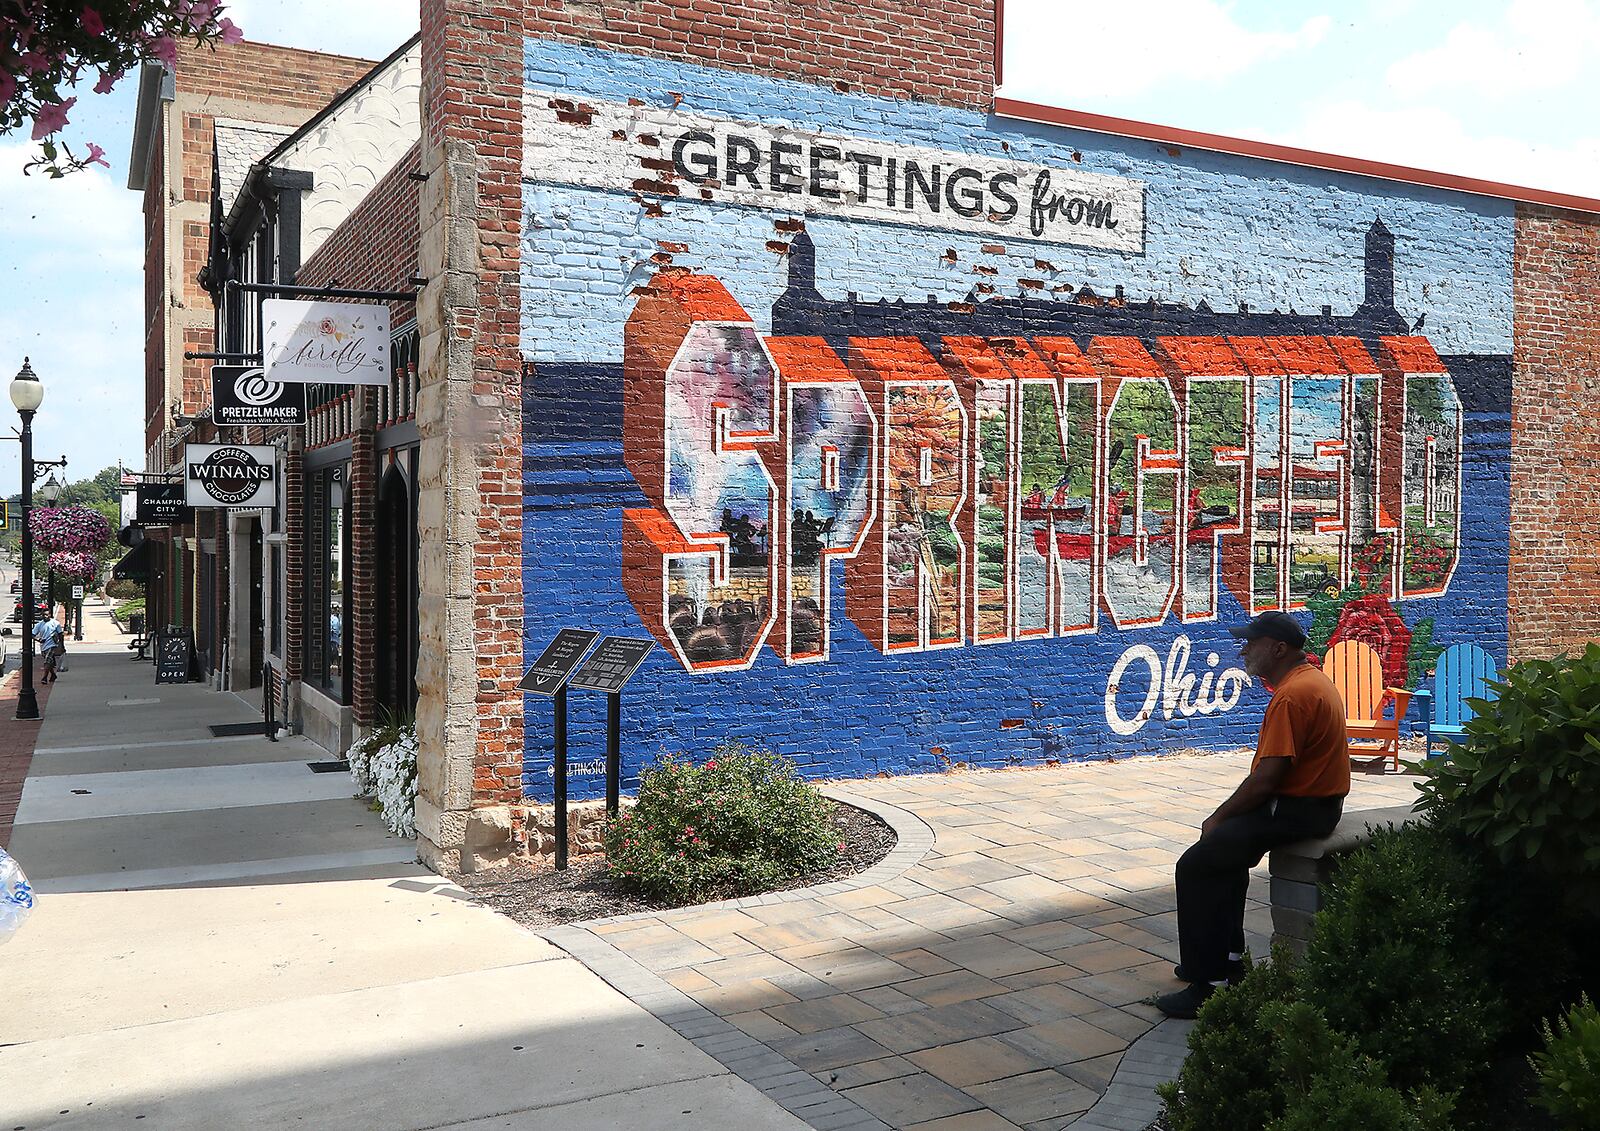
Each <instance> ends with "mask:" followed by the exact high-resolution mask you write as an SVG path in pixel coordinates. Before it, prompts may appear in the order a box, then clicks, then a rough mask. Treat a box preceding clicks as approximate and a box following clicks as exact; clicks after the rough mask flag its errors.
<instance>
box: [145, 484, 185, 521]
mask: <svg viewBox="0 0 1600 1131" xmlns="http://www.w3.org/2000/svg"><path fill="white" fill-rule="evenodd" d="M133 498H134V504H133V505H134V516H135V519H136V520H137V521H138V523H139V525H140V526H183V525H185V524H186V523H190V522H193V521H194V511H193V510H192V509H190V507H189V504H188V502H187V500H186V496H185V493H184V489H183V484H182V483H141V484H139V485H138V486H137V487H135V488H134V489H133Z"/></svg>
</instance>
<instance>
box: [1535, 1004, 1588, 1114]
mask: <svg viewBox="0 0 1600 1131" xmlns="http://www.w3.org/2000/svg"><path fill="white" fill-rule="evenodd" d="M1542 1028H1543V1032H1544V1046H1545V1047H1544V1050H1543V1051H1542V1052H1537V1053H1535V1054H1534V1055H1533V1057H1532V1061H1533V1068H1534V1071H1535V1072H1537V1073H1538V1074H1539V1106H1540V1107H1542V1108H1544V1109H1545V1110H1546V1111H1548V1112H1549V1113H1550V1114H1551V1115H1553V1116H1555V1117H1556V1119H1558V1120H1560V1122H1561V1126H1562V1127H1564V1128H1569V1129H1570V1131H1596V1129H1600V1010H1597V1009H1595V1007H1594V1003H1593V1002H1591V1001H1590V1000H1589V998H1588V996H1587V995H1582V996H1580V997H1579V998H1578V1001H1577V1004H1575V1005H1574V1006H1573V1007H1572V1008H1571V1009H1569V1010H1568V1011H1567V1013H1566V1015H1565V1016H1562V1017H1557V1018H1556V1024H1555V1029H1554V1030H1553V1031H1552V1030H1551V1027H1550V1023H1549V1022H1548V1021H1546V1022H1544V1024H1543V1026H1542Z"/></svg>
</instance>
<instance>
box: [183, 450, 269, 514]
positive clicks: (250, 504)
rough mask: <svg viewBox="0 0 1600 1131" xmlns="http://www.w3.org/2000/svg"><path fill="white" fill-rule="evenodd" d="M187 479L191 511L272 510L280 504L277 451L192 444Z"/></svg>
mask: <svg viewBox="0 0 1600 1131" xmlns="http://www.w3.org/2000/svg"><path fill="white" fill-rule="evenodd" d="M183 466H184V478H185V480H186V482H187V484H188V487H187V495H188V499H189V505H190V506H191V507H244V508H248V509H250V510H256V509H260V508H266V507H272V506H274V505H276V503H277V501H278V450H277V449H276V448H272V447H245V446H244V445H242V444H190V445H189V448H188V450H187V451H186V452H185V453H184V459H183Z"/></svg>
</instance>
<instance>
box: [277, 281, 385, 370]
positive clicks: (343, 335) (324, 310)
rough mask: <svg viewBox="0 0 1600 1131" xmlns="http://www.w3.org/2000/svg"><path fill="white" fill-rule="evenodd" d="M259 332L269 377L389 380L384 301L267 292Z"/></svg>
mask: <svg viewBox="0 0 1600 1131" xmlns="http://www.w3.org/2000/svg"><path fill="white" fill-rule="evenodd" d="M261 338H262V346H261V360H262V362H263V364H264V368H265V369H266V376H267V379H268V380H271V381H298V382H300V383H302V384H326V385H387V384H388V383H389V308H388V307H387V306H379V305H377V304H373V303H362V302H321V301H318V302H305V301H302V300H300V299H289V298H269V299H266V300H265V301H263V302H262V304H261Z"/></svg>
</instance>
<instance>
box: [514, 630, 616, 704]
mask: <svg viewBox="0 0 1600 1131" xmlns="http://www.w3.org/2000/svg"><path fill="white" fill-rule="evenodd" d="M598 639H600V634H599V633H598V632H591V631H589V630H588V629H582V628H563V629H562V630H561V631H560V632H558V633H556V638H555V639H554V640H552V641H551V642H550V645H549V647H547V648H546V649H545V650H544V651H543V652H540V653H539V658H538V659H537V660H535V661H534V662H533V666H532V667H531V668H529V669H528V674H527V675H525V676H523V677H522V682H521V683H520V684H518V686H519V687H521V688H522V690H524V691H528V692H531V693H532V694H534V695H554V694H555V693H556V692H557V691H560V690H561V687H562V685H563V684H565V683H566V682H567V677H568V676H570V675H571V674H572V669H574V668H576V667H577V666H578V661H579V660H581V659H583V654H584V653H585V652H587V651H588V650H589V646H590V645H591V644H593V643H594V642H595V641H596V640H598Z"/></svg>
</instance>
